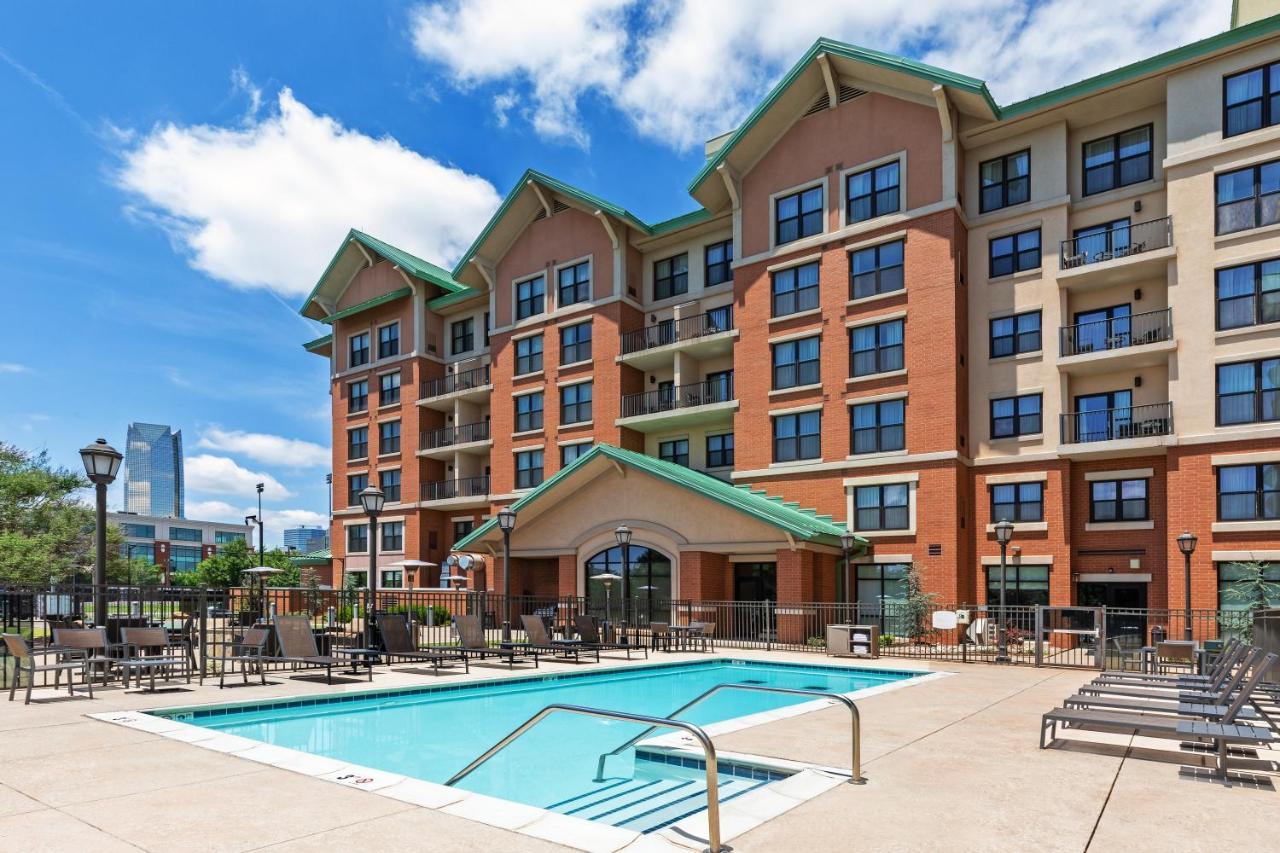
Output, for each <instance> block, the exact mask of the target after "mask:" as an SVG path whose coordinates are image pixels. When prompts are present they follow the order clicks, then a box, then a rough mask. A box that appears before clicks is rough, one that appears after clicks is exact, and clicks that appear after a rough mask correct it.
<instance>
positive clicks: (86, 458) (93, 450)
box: [80, 438, 124, 486]
mask: <svg viewBox="0 0 1280 853" xmlns="http://www.w3.org/2000/svg"><path fill="white" fill-rule="evenodd" d="M80 461H81V462H83V463H84V472H85V474H86V475H88V477H89V479H90V480H91V481H92V482H93V484H94V485H103V486H106V485H109V484H110V483H112V482H113V481H114V480H115V478H116V474H117V473H118V472H119V471H120V463H121V462H123V461H124V456H123V455H122V454H121V453H120V451H118V450H116V449H115V448H114V447H112V446H111V445H109V444H107V440H106V439H105V438H100V439H98V440H97V441H95V442H94V443H93V444H90V445H88V446H87V447H82V448H81V449H80Z"/></svg>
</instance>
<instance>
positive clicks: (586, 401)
mask: <svg viewBox="0 0 1280 853" xmlns="http://www.w3.org/2000/svg"><path fill="white" fill-rule="evenodd" d="M589 420H591V383H590V382H579V383H578V384H577V385H566V386H564V387H563V388H561V389H560V423H562V424H580V423H585V422H586V421H589Z"/></svg>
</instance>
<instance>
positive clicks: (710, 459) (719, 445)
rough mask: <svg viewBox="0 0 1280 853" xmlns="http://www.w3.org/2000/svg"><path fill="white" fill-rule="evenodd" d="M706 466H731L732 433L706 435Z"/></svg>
mask: <svg viewBox="0 0 1280 853" xmlns="http://www.w3.org/2000/svg"><path fill="white" fill-rule="evenodd" d="M707 467H708V468H732V467H733V433H731V432H726V433H724V434H723V435H709V436H707Z"/></svg>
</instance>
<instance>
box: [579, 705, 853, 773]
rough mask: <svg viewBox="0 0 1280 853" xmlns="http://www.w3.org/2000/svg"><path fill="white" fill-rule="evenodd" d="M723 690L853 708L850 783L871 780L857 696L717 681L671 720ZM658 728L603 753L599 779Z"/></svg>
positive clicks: (675, 711)
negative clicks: (612, 760)
mask: <svg viewBox="0 0 1280 853" xmlns="http://www.w3.org/2000/svg"><path fill="white" fill-rule="evenodd" d="M721 690H751V691H754V692H756V693H787V694H791V695H796V696H818V697H822V698H824V699H834V700H835V701H837V702H839V703H840V704H842V705H844V706H845V707H847V708H848V709H849V713H850V714H851V715H852V716H853V724H852V729H851V734H852V735H853V756H852V762H853V763H852V766H851V768H850V769H851V770H852V776H851V777H850V778H849V784H851V785H861V784H863V783H865V782H866V781H867V780H866V779H865V778H864V777H863V775H862V716H861V715H860V714H859V713H858V706H857V705H855V704H853V700H852V699H850V698H849V697H848V696H844V695H842V694H840V693H828V692H827V691H824V690H800V689H798V688H794V687H767V686H764V685H760V684H717V685H716V686H715V687H712V688H711V689H710V690H708V691H707V692H705V693H703V694H702V695H701V696H698V697H697V698H696V699H693V700H691V701H689V702H686V703H685V704H683V705H681V706H680V707H679V708H676V709H675V710H674V711H672V712H671V713H670V714H668V715H667V721H668V722H674V721H673V720H671V719H670V718H672V717H675V716H676V715H678V714H683V713H684V712H685V711H687V710H689V709H690V708H692V707H693V706H694V705H697V704H698V703H699V702H701V701H702V700H703V699H706V698H707V697H708V696H711V695H713V694H715V693H719V692H720V691H721ZM656 728H658V726H656V725H655V726H650V727H649V728H647V729H645V730H644V731H642V732H641V733H640V734H638V735H636V736H635V737H633V738H631V740H629V741H627V742H626V743H624V744H623V745H622V746H620V747H618V748H617V749H615V750H613V751H612V752H603V753H601V754H600V760H599V761H598V762H596V778H595V781H597V782H601V781H603V780H604V762H605V759H607V758H608V757H609V756H611V755H617V754H618V753H620V752H622V751H623V750H625V749H626V748H627V747H630V746H634V745H635V744H636V743H638V742H639V741H640V740H642V739H644V738H646V737H648V736H649V733H650V732H652V731H653V730H654V729H656Z"/></svg>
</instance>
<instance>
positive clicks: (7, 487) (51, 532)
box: [0, 443, 119, 585]
mask: <svg viewBox="0 0 1280 853" xmlns="http://www.w3.org/2000/svg"><path fill="white" fill-rule="evenodd" d="M88 485H89V484H88V482H87V481H86V480H85V479H84V478H83V477H82V476H80V475H79V474H76V473H75V472H73V471H70V470H68V469H66V468H55V467H54V466H53V465H52V464H51V463H50V462H49V455H48V453H47V452H44V451H42V452H40V453H31V452H30V451H26V450H23V449H21V448H19V447H17V446H15V445H12V444H5V443H0V582H4V583H14V584H40V585H43V584H47V583H51V582H54V583H56V582H60V581H64V580H70V579H72V578H74V577H76V576H77V574H79V576H80V577H81V578H84V579H86V580H87V579H88V578H87V577H86V576H85V571H86V567H88V566H91V565H92V564H93V525H94V518H93V510H92V509H90V508H89V507H88V506H87V505H85V504H84V503H83V502H81V501H80V499H79V497H78V496H77V494H76V493H77V492H79V491H80V490H81V489H84V488H87V487H88ZM116 539H117V542H118V541H119V537H118V535H117V537H116ZM113 553H114V554H115V555H117V557H116V558H117V559H118V548H117V550H116V551H114V552H113Z"/></svg>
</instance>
